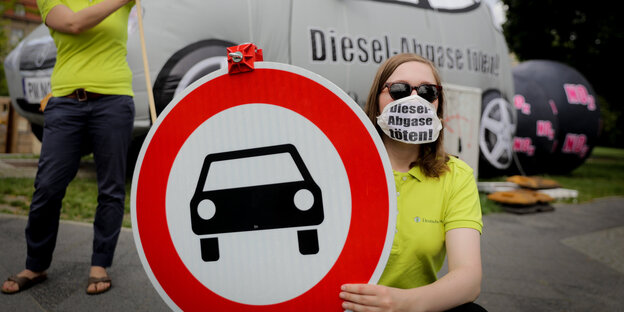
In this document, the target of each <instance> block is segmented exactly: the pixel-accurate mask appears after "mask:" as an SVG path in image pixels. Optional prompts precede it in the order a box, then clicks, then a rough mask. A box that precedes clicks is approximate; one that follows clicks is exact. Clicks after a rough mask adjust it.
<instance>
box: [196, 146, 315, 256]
mask: <svg viewBox="0 0 624 312" xmlns="http://www.w3.org/2000/svg"><path fill="white" fill-rule="evenodd" d="M267 164H270V165H267ZM276 166H277V167H278V168H275V167H276ZM267 168H268V170H272V171H269V174H268V175H271V176H278V178H277V179H275V178H274V177H273V179H272V178H271V177H268V176H267V177H262V178H261V179H260V180H262V179H263V178H267V179H265V180H266V181H269V182H258V181H257V177H256V178H255V179H256V180H253V179H251V180H253V181H252V182H250V181H248V180H247V179H239V180H236V179H234V180H232V179H229V175H230V174H231V173H232V171H235V170H238V171H240V170H250V169H251V170H250V171H256V170H255V169H260V170H259V171H260V172H267V171H266V170H267ZM289 169H290V170H289ZM287 171H292V172H290V173H288V174H286V175H285V174H284V172H287ZM294 171H296V172H294ZM238 173H239V174H236V176H241V172H238ZM246 174H249V177H251V175H252V174H253V173H252V172H249V173H248V172H242V176H243V177H244V176H245V175H246ZM250 183H252V184H253V185H249V184H250ZM190 206H191V225H192V229H193V232H194V233H195V234H197V235H209V234H213V235H214V234H220V233H231V232H244V231H256V230H268V229H279V228H290V227H301V226H314V225H319V224H321V223H322V222H323V219H324V214H323V201H322V197H321V189H320V188H319V186H318V185H317V184H316V183H315V182H314V180H313V179H312V176H311V175H310V172H309V171H308V169H307V167H306V166H305V164H304V162H303V160H302V159H301V156H300V155H299V153H298V152H297V149H296V148H295V146H294V145H292V144H283V145H275V146H267V147H259V148H252V149H245V150H236V151H228V152H222V153H214V154H209V155H208V156H206V158H205V160H204V164H203V166H202V169H201V174H200V176H199V181H198V183H197V188H196V190H195V193H194V195H193V198H192V199H191V204H190ZM297 236H298V241H299V252H300V253H301V254H303V255H309V254H316V253H318V251H319V245H318V235H317V230H316V229H305V230H299V231H297ZM200 242H201V244H200V245H201V255H202V259H203V260H204V261H217V260H218V259H219V244H218V238H217V237H208V238H200Z"/></svg>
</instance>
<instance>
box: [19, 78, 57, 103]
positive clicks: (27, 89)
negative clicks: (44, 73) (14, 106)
mask: <svg viewBox="0 0 624 312" xmlns="http://www.w3.org/2000/svg"><path fill="white" fill-rule="evenodd" d="M51 90H52V88H51V86H50V77H28V78H24V97H26V101H28V103H39V102H40V101H41V100H42V99H43V98H44V97H45V96H46V95H47V94H48V93H50V92H51Z"/></svg>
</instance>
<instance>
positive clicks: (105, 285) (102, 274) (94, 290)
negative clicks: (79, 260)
mask: <svg viewBox="0 0 624 312" xmlns="http://www.w3.org/2000/svg"><path fill="white" fill-rule="evenodd" d="M110 288H111V281H110V278H109V277H108V274H107V273H106V268H104V267H101V266H92V267H91V271H90V272H89V282H88V285H87V294H90V295H95V294H101V293H103V292H105V291H108V290H109V289H110Z"/></svg>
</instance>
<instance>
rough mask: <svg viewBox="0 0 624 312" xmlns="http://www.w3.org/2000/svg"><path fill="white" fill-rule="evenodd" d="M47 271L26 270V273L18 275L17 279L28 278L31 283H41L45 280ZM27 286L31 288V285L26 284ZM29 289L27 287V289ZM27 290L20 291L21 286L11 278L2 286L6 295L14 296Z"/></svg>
mask: <svg viewBox="0 0 624 312" xmlns="http://www.w3.org/2000/svg"><path fill="white" fill-rule="evenodd" d="M45 275H46V273H45V271H43V272H33V271H31V270H28V269H25V270H24V271H22V272H20V273H18V274H17V275H16V276H15V277H17V278H18V279H19V278H26V279H28V280H30V281H34V283H39V282H40V281H43V279H44V278H45ZM25 285H26V286H28V287H30V286H31V283H29V282H26V284H25ZM26 288H27V287H26ZM22 290H25V288H24V289H20V285H19V284H18V283H17V281H15V280H11V278H9V279H8V280H6V281H5V282H4V284H2V292H3V293H6V294H13V293H17V292H19V291H22Z"/></svg>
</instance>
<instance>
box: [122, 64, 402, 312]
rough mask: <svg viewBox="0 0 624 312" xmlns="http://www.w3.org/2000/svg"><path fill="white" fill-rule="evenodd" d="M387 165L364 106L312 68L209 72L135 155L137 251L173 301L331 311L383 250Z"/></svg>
mask: <svg viewBox="0 0 624 312" xmlns="http://www.w3.org/2000/svg"><path fill="white" fill-rule="evenodd" d="M241 90H244V91H241ZM390 168H391V167H390V162H389V160H388V157H387V154H386V151H385V149H384V147H383V143H382V142H381V139H380V137H379V135H378V134H377V133H376V130H375V128H374V126H373V125H372V123H371V122H370V121H369V120H368V118H367V117H366V116H365V114H364V112H363V111H362V110H361V108H360V107H359V106H357V104H356V103H355V102H353V100H351V99H350V98H349V97H348V95H346V94H345V93H344V92H342V91H341V90H340V89H339V88H337V87H336V86H335V85H333V84H331V83H330V82H329V81H327V80H325V79H323V78H322V77H320V76H317V75H314V74H312V73H310V72H308V71H305V70H303V69H299V68H296V67H293V66H289V65H283V64H276V63H268V62H262V63H256V69H255V70H254V71H253V72H250V73H242V74H237V75H228V74H227V73H225V72H224V71H221V72H216V73H213V74H210V75H208V76H206V77H204V78H202V79H201V80H199V81H198V82H196V83H194V84H193V85H191V86H190V87H189V88H188V89H186V90H185V91H184V92H183V93H182V94H180V95H179V96H178V97H176V98H175V99H174V101H173V102H172V103H171V104H170V105H169V106H167V108H166V109H165V110H164V111H163V113H162V114H161V116H160V117H159V119H158V120H157V122H156V123H155V124H154V126H153V127H152V130H150V133H149V134H148V136H147V138H146V141H145V143H144V145H143V148H142V150H141V153H140V155H139V159H138V161H137V166H136V170H135V174H134V178H133V184H132V197H131V204H132V222H133V231H134V235H135V242H136V245H137V250H138V252H139V256H140V258H141V261H142V262H143V266H144V268H145V270H146V273H147V274H148V276H149V278H150V280H151V282H152V284H153V285H154V287H155V288H156V290H157V291H158V292H159V294H160V295H161V297H162V298H163V299H164V300H165V301H166V302H167V304H168V305H169V306H170V307H171V308H172V309H174V310H203V309H206V307H210V310H212V311H228V312H230V311H250V310H252V311H267V312H268V311H342V309H341V300H340V298H339V297H338V292H339V289H340V285H342V284H344V283H376V282H377V280H378V279H379V277H380V276H381V273H382V272H383V269H384V267H385V263H386V261H387V259H388V257H389V255H390V249H391V247H392V241H393V238H394V232H395V222H396V197H395V196H394V193H395V187H394V179H393V177H392V171H391V169H390ZM319 298H322V300H319Z"/></svg>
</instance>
